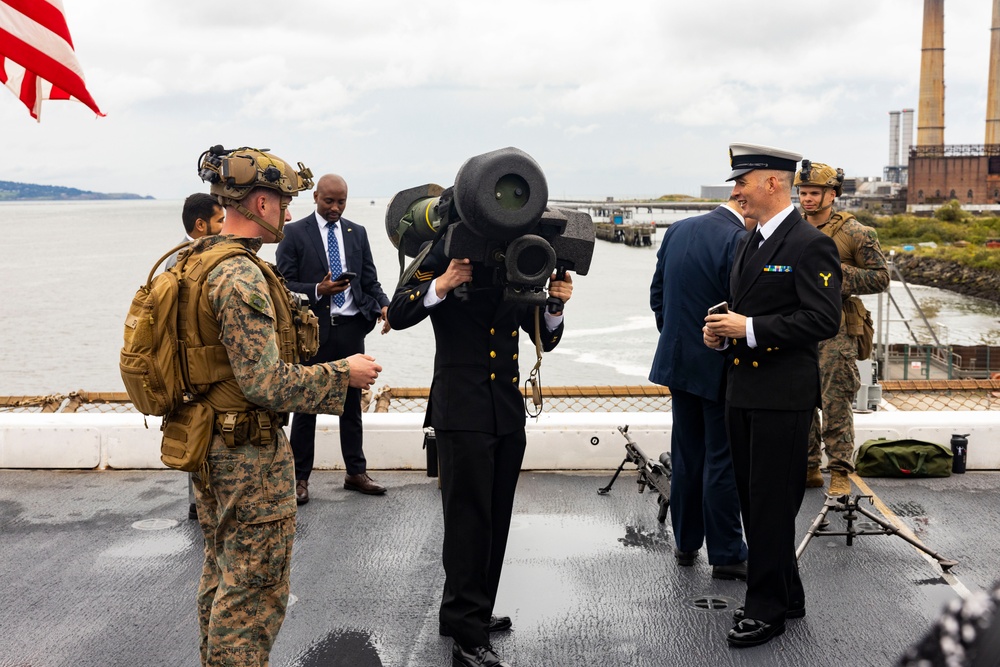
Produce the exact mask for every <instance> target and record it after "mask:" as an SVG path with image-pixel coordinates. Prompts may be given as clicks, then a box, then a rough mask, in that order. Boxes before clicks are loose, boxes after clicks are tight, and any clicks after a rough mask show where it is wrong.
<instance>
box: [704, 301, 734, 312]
mask: <svg viewBox="0 0 1000 667" xmlns="http://www.w3.org/2000/svg"><path fill="white" fill-rule="evenodd" d="M728 312H729V304H728V303H726V302H725V301H723V302H722V303H717V304H715V305H714V306H712V307H711V308H709V309H708V314H709V315H725V314H726V313H728Z"/></svg>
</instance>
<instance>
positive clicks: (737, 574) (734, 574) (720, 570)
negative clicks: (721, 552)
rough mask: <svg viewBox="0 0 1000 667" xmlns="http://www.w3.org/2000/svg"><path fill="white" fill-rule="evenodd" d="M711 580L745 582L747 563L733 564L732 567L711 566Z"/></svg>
mask: <svg viewBox="0 0 1000 667" xmlns="http://www.w3.org/2000/svg"><path fill="white" fill-rule="evenodd" d="M712 578H713V579H726V580H730V581H731V580H737V579H738V580H739V581H746V580H747V562H746V561H743V562H742V563H733V564H732V565H713V566H712Z"/></svg>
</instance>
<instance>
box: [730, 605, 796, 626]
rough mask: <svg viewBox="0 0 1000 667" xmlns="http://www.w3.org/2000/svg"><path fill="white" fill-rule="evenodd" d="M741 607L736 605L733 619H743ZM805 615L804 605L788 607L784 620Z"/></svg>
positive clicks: (738, 620)
mask: <svg viewBox="0 0 1000 667" xmlns="http://www.w3.org/2000/svg"><path fill="white" fill-rule="evenodd" d="M743 614H744V611H743V607H737V608H736V609H735V610H734V611H733V620H734V621H736V622H737V623H739V622H740V621H742V620H743ZM805 615H806V606H805V605H804V604H803V605H801V606H793V607H789V608H788V611H786V612H785V620H788V619H790V618H802V617H803V616H805Z"/></svg>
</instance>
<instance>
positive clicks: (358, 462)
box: [276, 174, 389, 505]
mask: <svg viewBox="0 0 1000 667" xmlns="http://www.w3.org/2000/svg"><path fill="white" fill-rule="evenodd" d="M313 199H314V200H315V202H316V212H315V213H314V214H310V215H308V216H306V217H305V218H303V219H302V220H297V221H295V222H292V223H289V224H288V225H286V226H285V229H284V231H285V238H284V239H282V241H281V243H279V244H278V250H277V253H276V256H277V262H278V269H279V270H280V271H281V274H282V276H284V278H285V281H286V283H287V284H288V288H289V289H290V290H291V291H293V292H298V293H301V294H305V295H306V296H307V297H309V302H310V308H312V310H313V312H314V313H316V316H317V317H318V318H319V351H318V352H316V356H315V357H313V358H312V359H311V360H310V361H309V363H310V364H316V363H322V362H326V361H333V360H335V359H345V358H347V357H349V356H351V355H352V354H357V353H363V352H364V351H365V336H366V335H367V334H368V333H369V332H370V331H371V330H372V329H374V328H375V324H376V323H377V322H382V323H383V325H382V333H383V334H385V333H387V332H388V331H389V321H388V319H386V312H387V310H388V308H389V297H387V296H386V295H385V292H383V291H382V285H380V284H379V281H378V273H377V271H376V270H375V262H374V261H373V259H372V251H371V246H370V245H369V243H368V232H367V231H366V230H365V228H364V227H362V226H361V225H359V224H357V223H354V222H351V221H350V220H347V219H346V218H342V217H341V216H342V214H343V212H344V209H345V208H346V207H347V183H346V182H345V181H344V179H343V178H341V177H340V176H337V175H336V174H327V175H325V176H323V177H322V178H320V179H319V181H318V182H317V183H316V191H315V192H314V193H313ZM352 274H353V275H352ZM315 441H316V415H312V414H305V413H301V412H297V413H295V415H294V416H293V417H292V428H291V443H292V452H293V453H294V454H295V499H296V502H297V503H298V504H299V505H304V504H305V503H307V502H309V475H310V473H312V468H313V460H314V456H315ZM362 443H363V424H362V421H361V390H360V389H355V388H350V389H348V390H347V399H346V401H345V403H344V414H343V415H341V417H340V450H341V453H342V454H343V456H344V465H345V467H346V468H347V473H346V475H345V476H344V488H345V489H350V490H352V491H359V492H361V493H365V494H369V495H380V494H383V493H385V487H384V486H382V485H380V484H378V483H376V482H375V481H374V480H373V479H372V478H371V477H369V476H368V470H367V461H366V460H365V454H364V451H363V450H362Z"/></svg>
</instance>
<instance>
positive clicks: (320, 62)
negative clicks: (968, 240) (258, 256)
mask: <svg viewBox="0 0 1000 667" xmlns="http://www.w3.org/2000/svg"><path fill="white" fill-rule="evenodd" d="M63 6H64V8H65V11H66V15H67V21H68V24H69V28H70V31H71V33H72V35H73V40H74V43H75V46H76V52H77V56H78V58H79V60H80V63H81V66H82V67H83V70H84V74H85V76H86V80H87V85H88V88H89V90H90V92H91V94H92V95H93V97H94V99H95V100H96V101H97V103H98V105H99V106H100V107H101V109H102V111H104V112H105V113H106V114H107V117H105V118H95V117H94V114H93V113H92V112H91V111H90V110H88V109H87V108H86V107H85V106H84V105H82V104H79V103H71V102H46V103H44V105H43V107H42V122H41V123H40V124H39V123H36V122H35V121H34V120H32V119H31V117H30V116H29V115H28V112H27V110H26V109H25V108H24V107H23V105H21V103H20V102H19V101H18V100H17V99H16V98H15V97H14V95H12V94H11V93H10V92H9V91H6V90H2V89H0V93H2V95H0V128H2V130H0V133H2V137H3V144H4V148H5V151H4V152H5V155H4V158H5V159H4V164H5V165H6V166H5V168H4V169H3V170H2V171H0V179H3V180H14V181H23V182H31V183H43V184H51V185H63V186H70V187H78V188H83V189H87V190H96V191H101V192H134V193H138V194H143V195H147V194H148V195H152V196H154V197H157V198H181V197H184V196H186V195H187V194H189V193H191V192H196V191H200V190H204V189H205V186H203V184H202V183H201V181H200V180H199V179H198V177H197V175H196V169H195V165H196V160H197V158H198V156H199V154H200V153H201V152H202V151H203V150H205V149H206V148H208V147H209V146H211V145H213V144H220V143H221V144H223V145H225V146H227V147H237V146H241V145H250V146H256V147H260V148H270V149H271V150H272V151H273V152H274V153H275V154H276V155H278V156H280V157H282V158H285V159H287V160H289V161H291V162H298V161H301V162H304V163H305V164H306V165H307V166H309V167H310V168H311V169H312V170H313V172H315V173H316V174H317V175H318V174H322V173H326V172H331V171H332V172H338V173H340V174H342V175H343V176H345V177H346V179H347V181H348V183H349V185H350V190H351V194H352V196H356V197H357V196H362V197H376V196H390V195H392V194H394V193H395V192H397V191H398V190H402V189H405V188H408V187H412V186H416V185H420V184H422V183H427V182H436V183H439V184H441V185H450V184H451V183H452V182H453V180H454V176H455V172H456V171H457V170H458V168H459V166H460V165H461V164H462V162H463V161H464V160H465V159H466V158H468V157H470V156H472V155H476V154H479V153H483V152H486V151H490V150H493V149H496V148H501V147H504V146H516V147H518V148H520V149H522V150H524V151H526V152H528V153H529V154H531V155H532V156H533V157H534V158H535V159H536V160H537V161H538V163H539V164H540V165H541V167H542V169H543V171H544V172H545V175H546V177H547V180H548V184H549V191H550V195H551V196H553V197H567V196H593V197H604V196H609V195H613V196H617V197H625V196H648V197H657V196H660V195H663V194H670V193H680V194H691V195H698V194H699V186H700V185H702V184H717V183H721V182H723V181H724V180H725V177H726V175H728V155H727V147H728V144H729V143H730V142H732V141H745V142H751V143H763V144H770V145H775V146H780V147H783V148H787V149H790V150H795V151H798V152H801V153H803V154H804V155H805V156H806V157H807V158H810V159H812V160H814V161H819V162H828V163H831V164H833V165H835V166H840V167H843V168H844V170H845V171H846V172H847V175H848V176H865V175H871V176H875V175H881V173H882V168H883V166H885V165H886V164H887V161H888V151H889V146H888V127H889V116H888V112H889V111H890V110H898V109H902V108H907V107H909V108H913V109H916V108H917V106H918V84H919V75H920V41H921V20H922V12H923V9H922V7H923V3H922V2H921V1H920V0H865V1H864V2H861V1H853V2H851V1H849V2H831V3H814V2H802V1H801V0H798V1H795V2H792V1H789V0H768V1H765V2H746V1H744V2H729V1H721V0H702V1H695V2H680V1H675V0H610V1H609V0H604V1H601V2H596V1H593V0H506V1H505V2H489V3H487V2H481V1H478V0H464V1H455V0H452V1H448V0H423V1H422V2H412V1H411V0H406V1H404V0H364V1H359V0H355V1H352V2H326V1H322V2H321V1H317V0H302V1H299V2H278V3H275V2H266V3H265V2H255V1H253V0H246V1H244V2H240V3H231V2H205V1H204V0H197V1H189V0H171V1H169V2H164V1H163V0H101V1H95V0H63ZM990 22H991V2H990V0H947V2H946V3H945V83H946V100H945V125H946V128H945V141H946V143H949V144H957V143H974V144H979V143H982V142H983V140H984V126H985V113H986V112H985V107H986V85H987V81H986V80H987V71H988V55H989V38H990ZM918 122H919V120H918ZM915 127H916V125H915Z"/></svg>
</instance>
